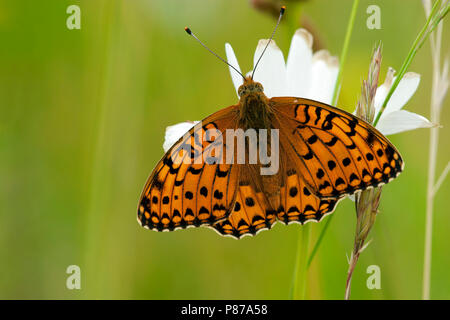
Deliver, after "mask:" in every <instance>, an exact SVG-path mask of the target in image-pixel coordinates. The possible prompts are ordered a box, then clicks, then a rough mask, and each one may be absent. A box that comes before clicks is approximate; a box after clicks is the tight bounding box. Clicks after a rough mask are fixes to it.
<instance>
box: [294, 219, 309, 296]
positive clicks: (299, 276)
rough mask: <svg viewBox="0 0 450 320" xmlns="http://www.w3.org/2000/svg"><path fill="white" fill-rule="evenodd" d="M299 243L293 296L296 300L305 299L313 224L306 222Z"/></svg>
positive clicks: (301, 230)
mask: <svg viewBox="0 0 450 320" xmlns="http://www.w3.org/2000/svg"><path fill="white" fill-rule="evenodd" d="M299 232H300V235H299V237H298V245H297V258H296V261H295V270H294V279H293V289H292V298H293V299H294V300H299V299H300V300H305V298H306V285H307V280H308V277H307V270H308V266H307V260H306V257H307V255H308V251H309V242H310V239H311V225H310V224H306V225H304V226H303V227H302V228H301V229H300V231H299Z"/></svg>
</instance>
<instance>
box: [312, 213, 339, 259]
mask: <svg viewBox="0 0 450 320" xmlns="http://www.w3.org/2000/svg"><path fill="white" fill-rule="evenodd" d="M333 217H334V215H333V214H332V215H330V216H329V217H328V219H327V221H326V222H325V225H324V226H323V229H322V231H321V232H320V235H319V238H318V239H317V242H316V244H315V245H314V248H313V249H312V251H311V254H310V255H309V258H308V263H307V265H306V268H309V266H310V265H311V263H312V261H313V259H314V256H315V255H316V253H317V250H319V246H320V243H321V242H322V240H323V237H324V235H325V232H327V229H328V227H329V226H330V223H331V220H332V219H333Z"/></svg>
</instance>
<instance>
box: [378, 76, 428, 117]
mask: <svg viewBox="0 0 450 320" xmlns="http://www.w3.org/2000/svg"><path fill="white" fill-rule="evenodd" d="M394 81H395V78H394ZM419 83H420V74H418V73H414V72H407V73H405V75H404V76H403V78H402V80H400V83H399V84H398V86H397V88H396V89H395V91H394V93H393V94H392V97H391V99H389V102H388V104H387V106H386V110H385V112H387V113H389V112H392V111H397V110H400V109H401V108H403V106H404V105H405V104H406V103H407V102H408V101H409V99H411V97H412V96H413V94H414V92H416V90H417V87H418V86H419Z"/></svg>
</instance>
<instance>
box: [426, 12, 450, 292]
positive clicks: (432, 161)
mask: <svg viewBox="0 0 450 320" xmlns="http://www.w3.org/2000/svg"><path fill="white" fill-rule="evenodd" d="M435 6H436V4H435ZM433 9H434V7H433ZM447 10H448V9H447ZM432 13H433V10H431V12H430V15H429V16H432ZM428 19H429V18H428ZM441 38H442V24H440V25H439V26H438V29H437V35H436V36H434V35H432V36H431V38H430V42H431V57H432V62H433V80H432V88H431V103H430V109H431V112H430V113H431V121H432V122H434V123H439V114H440V109H441V103H442V101H443V99H439V98H438V96H439V95H440V94H441V92H439V88H440V87H441V85H440V81H441V79H442V76H441V73H440V59H441V55H440V49H441ZM438 130H439V128H431V132H430V150H429V152H430V153H429V159H428V163H429V165H428V185H427V206H426V217H425V245H424V247H425V249H424V261H423V279H422V281H423V284H422V299H423V300H429V299H430V282H431V281H430V279H431V257H432V255H431V253H432V239H433V205H434V196H435V194H436V191H437V188H436V186H435V177H436V161H437V151H438V141H439V131H438ZM444 172H445V171H444ZM439 181H440V179H438V183H437V184H436V185H439Z"/></svg>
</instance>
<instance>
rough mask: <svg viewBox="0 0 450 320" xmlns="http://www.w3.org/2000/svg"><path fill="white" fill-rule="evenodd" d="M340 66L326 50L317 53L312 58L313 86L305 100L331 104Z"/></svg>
mask: <svg viewBox="0 0 450 320" xmlns="http://www.w3.org/2000/svg"><path fill="white" fill-rule="evenodd" d="M338 70H339V64H338V60H337V58H336V57H333V56H331V55H330V53H329V52H328V51H326V50H320V51H317V52H316V53H315V54H314V56H313V58H312V75H311V80H310V82H311V86H310V89H309V92H308V94H307V95H306V97H305V98H309V99H313V100H317V101H320V102H323V103H327V104H331V99H332V98H333V90H334V86H335V84H336V80H337V75H338Z"/></svg>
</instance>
